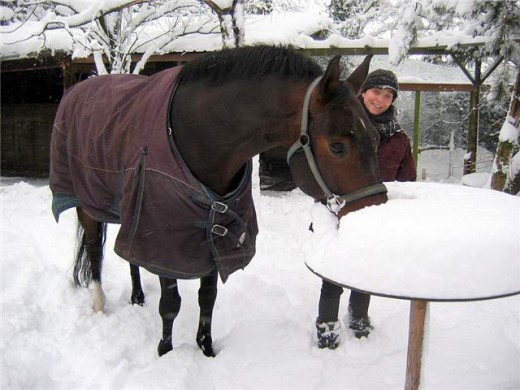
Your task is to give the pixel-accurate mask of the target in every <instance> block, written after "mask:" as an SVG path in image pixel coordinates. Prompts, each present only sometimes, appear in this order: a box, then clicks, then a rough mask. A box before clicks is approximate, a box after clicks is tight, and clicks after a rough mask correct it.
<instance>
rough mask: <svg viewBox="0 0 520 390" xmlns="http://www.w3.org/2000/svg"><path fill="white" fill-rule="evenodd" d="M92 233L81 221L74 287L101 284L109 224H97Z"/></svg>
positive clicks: (79, 224) (75, 261) (77, 242)
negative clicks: (87, 230) (86, 229)
mask: <svg viewBox="0 0 520 390" xmlns="http://www.w3.org/2000/svg"><path fill="white" fill-rule="evenodd" d="M94 226H95V228H93V229H91V230H92V231H89V232H86V231H85V229H84V227H83V225H82V224H81V223H80V221H79V220H78V221H77V226H76V256H75V260H74V269H73V272H72V273H73V278H74V285H75V286H78V287H88V286H89V285H90V283H91V282H92V281H97V282H101V269H102V265H103V248H104V246H105V242H106V237H107V224H106V223H104V222H96V223H95V225H94Z"/></svg>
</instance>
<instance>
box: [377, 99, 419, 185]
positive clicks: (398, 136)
mask: <svg viewBox="0 0 520 390" xmlns="http://www.w3.org/2000/svg"><path fill="white" fill-rule="evenodd" d="M395 111H396V110H395V108H394V106H390V108H389V109H388V110H387V111H386V112H385V113H383V114H382V115H378V116H375V115H372V114H370V113H369V112H368V111H367V115H368V118H369V119H370V122H371V123H372V125H373V126H374V127H375V128H376V130H377V131H378V133H379V136H380V137H381V140H380V142H379V149H378V151H377V156H378V160H379V172H380V174H381V180H383V181H415V179H416V177H417V169H416V166H415V160H414V158H413V155H412V148H411V145H410V139H409V138H408V136H407V135H406V133H405V132H404V131H403V129H402V128H401V126H400V125H399V122H397V120H396V118H395V117H396V112H395Z"/></svg>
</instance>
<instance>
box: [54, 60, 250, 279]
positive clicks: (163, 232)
mask: <svg viewBox="0 0 520 390" xmlns="http://www.w3.org/2000/svg"><path fill="white" fill-rule="evenodd" d="M179 70H180V68H172V69H168V70H165V71H162V72H159V73H156V74H155V75H153V76H149V77H148V76H137V75H106V76H98V77H94V78H91V79H89V80H86V81H83V82H81V83H79V84H77V85H76V86H74V87H72V88H71V89H69V90H68V91H67V92H66V93H65V95H64V97H63V99H62V101H61V103H60V106H59V107H58V111H57V114H56V119H55V123H54V127H53V133H52V139H51V167H50V175H49V184H50V188H51V191H52V194H53V204H52V209H53V214H54V217H55V218H56V221H58V218H59V215H60V213H61V212H63V211H64V210H66V209H69V208H72V207H81V208H83V209H84V210H85V212H87V214H89V215H90V216H91V217H92V218H93V219H95V220H97V221H101V222H108V223H118V224H120V225H121V227H120V230H119V233H118V235H117V238H116V242H115V248H114V249H115V252H116V253H117V254H118V255H119V256H121V257H122V258H124V259H126V260H128V261H129V262H131V263H133V264H136V265H138V266H142V267H144V268H146V269H148V270H149V271H151V272H153V273H155V274H158V275H161V276H166V277H171V278H199V277H201V276H205V275H207V274H209V273H211V272H212V271H214V270H215V268H216V269H217V270H218V272H219V274H220V277H221V279H222V281H223V282H225V281H226V280H227V278H228V276H229V275H230V274H231V273H233V272H234V271H236V270H238V269H241V268H244V267H245V266H246V265H247V264H248V263H249V262H250V261H251V259H252V257H253V256H254V254H255V243H256V235H257V233H258V226H257V221H256V213H255V209H254V205H253V200H252V193H251V162H249V163H248V164H246V166H245V167H244V169H243V177H242V180H241V182H240V185H239V186H238V188H236V189H235V190H234V191H233V192H232V193H230V194H227V195H226V196H223V197H220V196H218V195H217V194H215V193H213V192H212V191H211V190H210V189H209V188H207V187H205V186H204V185H203V184H202V183H200V182H199V181H198V180H197V179H196V178H195V177H194V175H193V174H192V173H191V172H190V170H189V168H188V167H187V166H186V164H185V163H184V161H183V160H182V157H181V156H180V153H179V151H178V149H177V147H176V146H175V142H174V139H173V135H172V130H171V124H170V123H169V111H170V104H171V103H172V102H173V96H174V92H175V88H176V85H177V84H176V80H177V75H178V73H179Z"/></svg>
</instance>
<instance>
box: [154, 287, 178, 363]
mask: <svg viewBox="0 0 520 390" xmlns="http://www.w3.org/2000/svg"><path fill="white" fill-rule="evenodd" d="M159 282H160V283H161V299H160V301H159V314H160V315H161V318H162V323H163V333H162V339H161V341H160V342H159V346H158V347H157V352H158V353H159V356H162V355H164V354H165V353H168V352H170V351H171V350H172V349H173V346H172V330H173V321H175V318H176V317H177V314H179V310H180V309H181V296H180V295H179V289H178V286H177V280H176V279H168V278H163V277H159Z"/></svg>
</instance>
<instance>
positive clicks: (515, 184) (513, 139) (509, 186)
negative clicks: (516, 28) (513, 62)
mask: <svg viewBox="0 0 520 390" xmlns="http://www.w3.org/2000/svg"><path fill="white" fill-rule="evenodd" d="M519 99H520V70H519V71H518V73H517V76H516V82H515V86H514V88H513V93H512V96H511V105H510V106H509V113H508V115H507V118H506V120H505V122H504V125H503V126H502V130H501V131H500V135H499V143H498V148H497V152H496V155H495V160H494V162H493V175H492V177H491V188H492V189H494V190H497V191H504V192H508V193H510V194H517V193H518V192H520V167H519V166H518V165H519V163H518V159H520V157H519V156H520V155H519V154H518V149H519V139H520V101H519ZM515 155H516V156H515ZM515 158H516V160H517V162H516V164H515V163H514V160H515Z"/></svg>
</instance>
